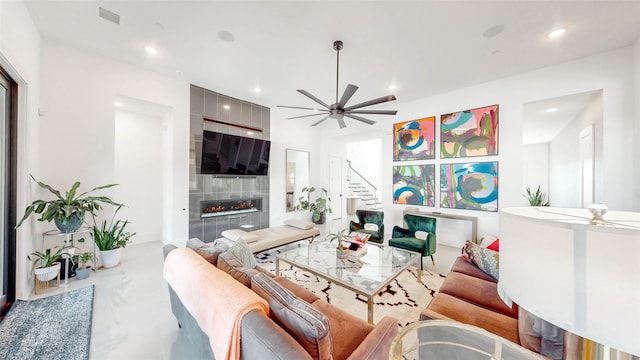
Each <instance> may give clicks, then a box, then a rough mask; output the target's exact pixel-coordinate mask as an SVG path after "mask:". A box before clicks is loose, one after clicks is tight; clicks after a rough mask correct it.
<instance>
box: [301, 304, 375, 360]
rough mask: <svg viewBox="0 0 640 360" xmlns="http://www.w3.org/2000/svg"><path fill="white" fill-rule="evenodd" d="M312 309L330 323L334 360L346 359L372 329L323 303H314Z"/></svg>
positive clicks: (366, 323)
mask: <svg viewBox="0 0 640 360" xmlns="http://www.w3.org/2000/svg"><path fill="white" fill-rule="evenodd" d="M313 307H314V308H316V309H318V310H319V311H320V312H322V313H323V314H325V315H326V316H327V317H328V318H329V321H330V322H331V338H332V339H333V358H334V359H336V360H337V359H346V358H348V357H349V355H351V353H352V352H353V351H354V350H355V349H357V348H358V346H360V344H361V343H362V342H363V341H364V339H365V338H366V337H367V335H369V333H370V332H371V331H372V330H373V328H374V326H373V325H371V324H369V323H368V322H366V321H364V320H362V319H360V318H357V317H355V316H353V315H351V314H348V313H346V312H344V311H343V310H341V309H339V308H338V307H336V306H333V305H331V304H329V303H327V302H325V301H316V302H314V303H313ZM380 340H382V339H380ZM385 355H386V354H385Z"/></svg>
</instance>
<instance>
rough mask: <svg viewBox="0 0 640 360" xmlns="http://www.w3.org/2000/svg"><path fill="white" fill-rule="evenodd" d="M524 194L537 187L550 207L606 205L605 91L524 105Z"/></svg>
mask: <svg viewBox="0 0 640 360" xmlns="http://www.w3.org/2000/svg"><path fill="white" fill-rule="evenodd" d="M523 110H524V116H523V123H522V143H523V145H524V146H523V184H524V188H523V189H522V191H523V193H524V191H525V189H526V188H527V187H529V188H531V190H533V191H535V190H536V188H537V187H538V186H540V188H541V189H542V191H543V192H545V193H546V194H547V199H548V200H549V202H550V205H551V206H556V207H574V208H583V207H586V206H588V205H589V204H592V203H594V202H602V195H603V181H602V179H603V173H602V159H603V156H604V154H603V152H604V150H603V148H604V147H603V137H602V135H603V111H602V90H596V91H589V92H584V93H578V94H572V95H567V96H562V97H556V98H550V99H544V100H540V101H536V102H531V103H526V104H524V109H523Z"/></svg>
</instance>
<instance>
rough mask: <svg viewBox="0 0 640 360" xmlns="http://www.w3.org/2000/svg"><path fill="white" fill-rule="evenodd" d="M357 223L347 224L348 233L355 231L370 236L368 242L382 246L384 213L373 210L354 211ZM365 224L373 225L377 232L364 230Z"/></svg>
mask: <svg viewBox="0 0 640 360" xmlns="http://www.w3.org/2000/svg"><path fill="white" fill-rule="evenodd" d="M356 216H357V217H358V222H355V221H350V222H349V232H351V231H357V232H360V233H365V234H370V235H371V237H370V238H369V241H373V242H377V243H379V244H382V241H383V240H384V212H382V211H374V210H356ZM365 224H375V225H376V226H377V227H378V230H365V228H364V225H365Z"/></svg>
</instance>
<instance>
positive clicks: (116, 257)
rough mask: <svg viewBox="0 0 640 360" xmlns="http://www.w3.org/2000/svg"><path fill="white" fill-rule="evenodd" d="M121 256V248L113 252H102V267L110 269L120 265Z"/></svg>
mask: <svg viewBox="0 0 640 360" xmlns="http://www.w3.org/2000/svg"><path fill="white" fill-rule="evenodd" d="M121 254H122V248H121V247H119V248H116V249H113V250H100V256H101V257H102V266H104V267H106V268H110V267H114V266H116V265H118V263H119V262H120V255H121Z"/></svg>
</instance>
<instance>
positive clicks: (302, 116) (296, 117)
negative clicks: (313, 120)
mask: <svg viewBox="0 0 640 360" xmlns="http://www.w3.org/2000/svg"><path fill="white" fill-rule="evenodd" d="M326 114H327V113H326V112H322V113H321V112H319V113H316V114H309V115H301V116H294V117H290V118H287V120H293V119H300V118H305V117H309V116H318V115H326Z"/></svg>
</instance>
